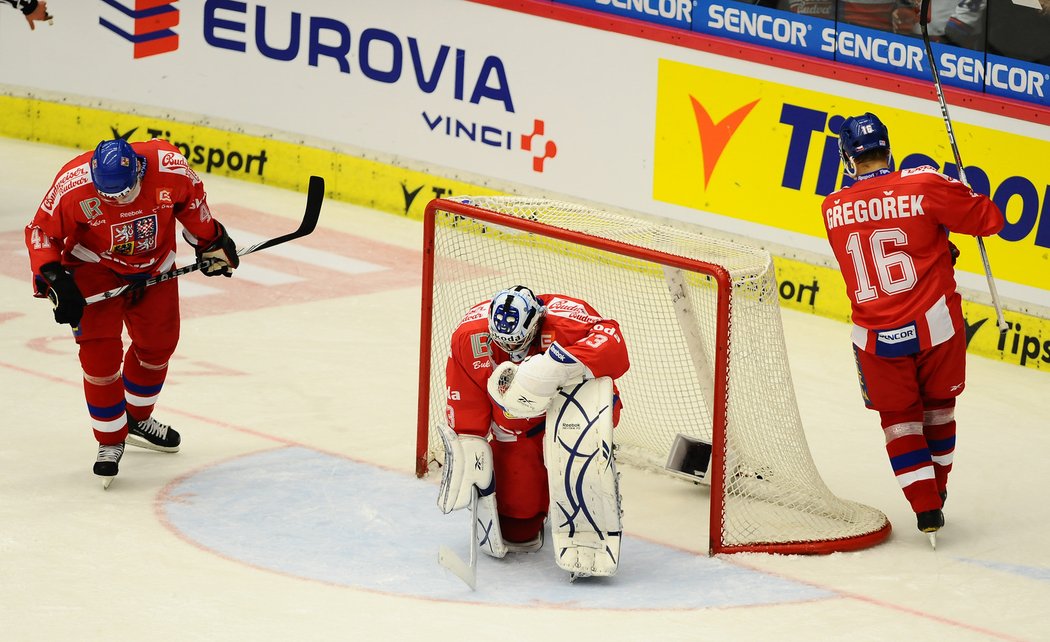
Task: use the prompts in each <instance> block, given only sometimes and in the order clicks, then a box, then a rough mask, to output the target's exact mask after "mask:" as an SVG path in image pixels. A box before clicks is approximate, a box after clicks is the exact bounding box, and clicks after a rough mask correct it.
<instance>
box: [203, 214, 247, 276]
mask: <svg viewBox="0 0 1050 642" xmlns="http://www.w3.org/2000/svg"><path fill="white" fill-rule="evenodd" d="M215 225H216V226H217V227H218V228H219V238H217V239H215V240H214V241H212V243H211V245H209V246H208V247H205V248H201V247H198V246H197V245H194V250H196V252H197V260H198V261H211V264H210V265H208V267H206V268H204V270H203V272H204V276H219V275H222V276H225V277H231V276H233V271H234V270H235V269H237V266H239V265H240V264H241V259H240V257H239V256H237V244H236V243H234V242H233V239H231V238H230V235H229V234H227V233H226V228H225V227H223V226H222V223H220V222H218V221H215Z"/></svg>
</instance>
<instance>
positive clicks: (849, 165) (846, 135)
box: [839, 111, 892, 176]
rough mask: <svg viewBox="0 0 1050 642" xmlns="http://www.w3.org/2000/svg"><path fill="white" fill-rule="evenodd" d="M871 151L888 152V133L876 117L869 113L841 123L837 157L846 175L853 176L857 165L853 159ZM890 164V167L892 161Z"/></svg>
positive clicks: (852, 117)
mask: <svg viewBox="0 0 1050 642" xmlns="http://www.w3.org/2000/svg"><path fill="white" fill-rule="evenodd" d="M873 149H885V150H886V151H887V152H889V150H890V131H889V130H888V129H886V126H885V125H883V124H882V121H881V120H879V117H878V116H876V115H875V114H873V113H871V112H870V111H869V112H866V113H865V114H864V115H863V116H851V117H849V118H847V119H846V120H845V121H843V123H842V127H841V128H840V129H839V155H840V156H841V157H842V164H843V166H844V167H845V168H846V173H847V174H849V175H850V176H855V175H856V173H857V165H856V163H854V161H853V159H855V158H856V157H857V156H860V155H861V154H863V153H864V152H868V151H871V150H873ZM890 163H891V165H892V160H891V161H890Z"/></svg>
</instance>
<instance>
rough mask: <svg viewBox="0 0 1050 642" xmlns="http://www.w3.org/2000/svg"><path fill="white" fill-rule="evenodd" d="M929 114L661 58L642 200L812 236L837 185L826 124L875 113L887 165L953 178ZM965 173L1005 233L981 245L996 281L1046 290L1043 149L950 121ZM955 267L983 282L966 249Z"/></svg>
mask: <svg viewBox="0 0 1050 642" xmlns="http://www.w3.org/2000/svg"><path fill="white" fill-rule="evenodd" d="M929 105H930V108H929V111H930V113H929V114H919V113H914V112H909V111H904V110H901V109H893V108H891V107H885V106H882V105H872V104H868V103H864V102H859V101H856V100H849V99H846V98H842V97H840V96H834V95H831V94H824V93H820V92H816V91H809V90H806V89H799V88H798V87H792V86H789V85H783V84H779V83H775V82H768V81H764V80H758V79H755V78H748V77H744V76H738V75H735V74H730V73H725V72H721V71H714V70H711V69H705V68H702V67H696V66H693V65H688V64H683V63H678V62H672V61H668V60H661V61H660V65H659V82H658V89H657V109H656V146H655V162H654V168H653V198H654V199H656V200H659V201H664V202H667V203H674V204H676V205H683V206H686V207H691V208H695V209H699V210H705V211H709V212H714V213H716V214H720V215H723V216H729V217H732V218H737V219H742V220H746V221H751V222H754V223H760V224H762V225H768V226H771V227H775V228H779V229H783V230H789V231H792V232H800V233H803V234H808V235H811V236H817V237H821V238H823V237H824V234H825V232H824V227H823V223H822V222H821V215H820V211H819V210H820V204H821V201H822V200H823V198H824V196H825V195H827V194H829V193H830V192H832V191H834V190H835V189H838V188H839V187H840V186H841V176H842V170H841V167H840V162H839V157H838V136H837V132H838V128H839V126H840V125H841V123H842V120H843V118H844V117H847V116H852V115H857V114H862V113H864V112H866V111H873V112H875V113H877V115H878V116H879V118H880V119H881V120H882V121H883V122H884V123H886V126H887V127H888V128H889V130H890V139H891V144H892V148H893V154H894V158H895V159H896V161H897V164H898V166H902V165H904V166H914V165H922V164H928V165H933V166H935V167H937V168H938V169H940V170H941V171H942V172H944V173H946V174H949V175H957V171H956V166H955V164H954V155H953V153H952V150H951V147H950V145H949V142H948V135H947V131H946V129H945V126H944V121H943V120H942V118H941V116H940V110H939V108H938V106H937V104H936V103H934V102H931V103H930V104H929ZM953 125H954V129H955V136H956V142H957V143H958V146H959V150H960V155H961V156H962V159H963V163H964V164H965V166H966V167H965V170H966V177H967V179H968V180H969V182H970V184H971V185H972V186H973V188H974V189H975V190H976V191H979V192H982V193H985V194H988V195H990V196H992V198H993V200H994V201H995V202H996V203H997V204H998V205H999V207H1000V208H1001V209H1002V210H1003V211H1004V213H1005V214H1006V221H1007V223H1006V227H1005V228H1004V229H1003V232H1002V233H1001V234H1000V235H999V236H993V237H990V238H989V239H988V240H987V242H986V247H987V250H988V255H989V257H990V260H991V262H992V266H993V268H994V272H995V276H996V278H997V279H1003V280H1007V281H1012V282H1014V283H1019V284H1023V285H1028V286H1032V287H1036V288H1041V289H1044V290H1046V289H1050V163H1046V162H1043V160H1041V159H1046V158H1050V141H1046V140H1036V139H1033V138H1026V137H1023V136H1018V135H1016V134H1009V133H1004V132H1000V131H995V130H992V129H987V128H984V127H977V126H973V125H967V124H961V123H953ZM959 245H960V247H961V248H962V249H963V255H962V257H961V258H960V260H959V264H958V265H957V266H956V267H957V268H958V269H960V270H964V271H968V272H973V273H975V274H983V273H984V268H983V264H982V263H981V260H980V255H979V253H978V252H977V248H976V245H975V244H970V243H966V242H959Z"/></svg>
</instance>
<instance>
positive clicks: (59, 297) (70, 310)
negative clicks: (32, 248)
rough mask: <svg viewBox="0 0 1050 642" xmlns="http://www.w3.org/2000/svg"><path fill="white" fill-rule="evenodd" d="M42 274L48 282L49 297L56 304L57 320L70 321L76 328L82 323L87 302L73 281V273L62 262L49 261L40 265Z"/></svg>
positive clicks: (61, 321)
mask: <svg viewBox="0 0 1050 642" xmlns="http://www.w3.org/2000/svg"><path fill="white" fill-rule="evenodd" d="M40 276H41V278H43V279H44V281H45V282H46V283H47V298H49V299H51V304H52V305H54V306H55V321H56V322H57V323H68V324H69V325H70V326H72V327H74V328H75V327H77V326H78V325H80V319H81V317H83V316H84V306H85V305H87V303H86V302H85V301H84V295H83V294H81V293H80V288H78V287H77V284H76V282H75V281H73V275H72V274H70V273H69V272H66V270H65V268H63V267H62V265H61V264H60V263H47V264H46V265H42V266H40Z"/></svg>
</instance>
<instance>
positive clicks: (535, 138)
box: [520, 118, 558, 174]
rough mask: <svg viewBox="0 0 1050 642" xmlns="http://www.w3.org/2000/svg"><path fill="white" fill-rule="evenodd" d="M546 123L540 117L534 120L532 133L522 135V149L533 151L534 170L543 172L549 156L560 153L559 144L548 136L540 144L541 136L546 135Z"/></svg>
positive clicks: (552, 156)
mask: <svg viewBox="0 0 1050 642" xmlns="http://www.w3.org/2000/svg"><path fill="white" fill-rule="evenodd" d="M545 128H546V124H545V123H544V122H543V121H542V120H540V119H539V118H535V119H533V121H532V133H531V134H522V135H521V145H520V146H521V149H522V150H524V151H526V152H532V171H534V172H538V173H540V174H542V173H543V164H544V162H545V161H546V160H547V159H548V158H554V157H555V156H557V155H558V145H557V144H556V143H555V142H554V141H553V140H551V139H549V138H547V139H546V142H544V143H543V144H542V145H541V144H540V140H542V139H540V137H542V136H544V129H545Z"/></svg>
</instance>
